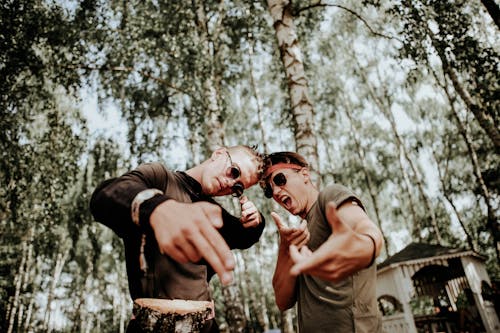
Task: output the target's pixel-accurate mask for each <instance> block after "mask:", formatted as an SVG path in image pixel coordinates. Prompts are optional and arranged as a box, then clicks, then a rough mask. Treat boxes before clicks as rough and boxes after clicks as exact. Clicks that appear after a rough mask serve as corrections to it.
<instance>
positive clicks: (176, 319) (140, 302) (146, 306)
mask: <svg viewBox="0 0 500 333" xmlns="http://www.w3.org/2000/svg"><path fill="white" fill-rule="evenodd" d="M212 311H213V303H212V302H206V301H188V300H179V299H175V300H167V299H157V298H138V299H136V300H135V301H134V308H133V313H134V317H135V320H136V322H137V324H138V325H139V326H140V328H141V331H142V332H161V333H192V332H194V333H198V332H200V330H201V328H202V327H203V324H204V323H205V321H206V320H208V319H210V318H212V313H213V312H212Z"/></svg>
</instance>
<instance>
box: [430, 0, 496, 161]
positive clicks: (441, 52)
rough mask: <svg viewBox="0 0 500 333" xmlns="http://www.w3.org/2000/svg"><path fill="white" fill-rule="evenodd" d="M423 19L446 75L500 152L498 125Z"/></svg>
mask: <svg viewBox="0 0 500 333" xmlns="http://www.w3.org/2000/svg"><path fill="white" fill-rule="evenodd" d="M497 10H498V6H497ZM422 17H423V18H424V19H423V20H422V23H423V24H425V26H424V27H425V30H426V32H427V35H428V36H429V38H430V40H431V42H432V46H433V47H434V49H435V50H436V52H437V54H438V56H439V59H440V60H441V64H442V67H443V71H444V73H445V74H446V75H447V76H448V77H449V79H450V81H451V82H452V84H453V88H454V89H455V91H456V92H457V94H458V96H460V98H461V99H462V101H463V102H464V104H465V105H466V107H467V109H468V110H469V111H470V112H471V113H472V114H473V115H474V117H475V118H476V120H477V122H478V124H479V126H481V127H482V128H483V130H484V131H485V132H486V134H487V135H488V137H489V138H490V139H491V141H492V142H493V144H494V146H495V151H497V152H498V151H500V130H499V129H498V126H497V125H496V122H495V119H493V117H492V116H491V115H490V114H488V112H487V110H486V109H485V107H484V105H482V104H484V103H481V101H480V100H477V99H474V98H473V96H471V95H470V93H469V91H468V90H467V88H466V87H464V85H463V84H462V83H461V82H460V79H459V78H458V75H457V72H456V70H455V68H454V67H453V66H452V64H451V63H450V61H449V59H448V56H447V55H446V52H447V51H446V49H445V46H443V45H442V43H439V41H438V40H437V39H436V36H435V34H434V33H433V32H432V30H431V28H430V27H429V25H428V23H429V20H426V19H425V14H424V15H422ZM497 20H498V18H497Z"/></svg>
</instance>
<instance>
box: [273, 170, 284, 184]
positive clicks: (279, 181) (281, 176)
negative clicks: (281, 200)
mask: <svg viewBox="0 0 500 333" xmlns="http://www.w3.org/2000/svg"><path fill="white" fill-rule="evenodd" d="M273 183H274V184H276V186H283V185H285V184H286V177H285V175H284V174H283V173H281V172H280V173H278V174H277V175H276V176H274V178H273Z"/></svg>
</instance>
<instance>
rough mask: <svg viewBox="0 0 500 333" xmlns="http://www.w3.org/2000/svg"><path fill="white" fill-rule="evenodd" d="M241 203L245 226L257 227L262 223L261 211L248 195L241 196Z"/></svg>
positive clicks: (242, 221)
mask: <svg viewBox="0 0 500 333" xmlns="http://www.w3.org/2000/svg"><path fill="white" fill-rule="evenodd" d="M240 205H241V219H240V221H241V224H242V225H243V227H245V228H250V227H256V226H258V225H259V224H260V222H262V221H261V218H260V213H259V211H258V209H257V207H255V204H254V203H253V202H252V201H250V200H248V197H247V196H246V195H243V196H241V198H240Z"/></svg>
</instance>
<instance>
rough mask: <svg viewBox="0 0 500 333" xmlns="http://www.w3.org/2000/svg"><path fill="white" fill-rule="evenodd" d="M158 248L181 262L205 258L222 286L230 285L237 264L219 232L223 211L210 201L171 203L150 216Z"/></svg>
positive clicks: (163, 204) (164, 204) (162, 204)
mask: <svg viewBox="0 0 500 333" xmlns="http://www.w3.org/2000/svg"><path fill="white" fill-rule="evenodd" d="M150 225H151V227H152V228H153V231H154V234H155V237H156V241H157V243H158V247H159V249H160V252H161V253H162V254H167V255H169V256H170V257H172V258H173V259H174V260H176V261H178V262H180V263H187V262H198V261H199V260H200V259H201V258H204V259H205V260H206V261H207V262H208V263H209V264H210V265H211V266H212V268H213V269H214V270H215V272H216V273H217V275H218V276H219V278H220V280H221V283H222V284H229V283H230V282H231V281H232V279H233V275H232V270H233V269H234V266H235V261H234V257H233V254H232V253H231V250H230V249H229V246H228V245H227V243H226V242H225V240H224V238H222V236H221V235H220V233H219V232H218V231H217V229H218V228H220V227H222V225H223V221H222V216H221V208H220V207H219V206H217V205H214V204H211V203H208V202H195V203H189V204H187V203H181V202H177V201H174V200H167V201H165V202H163V203H161V204H160V205H158V206H157V207H156V208H155V209H154V210H153V213H152V214H151V216H150Z"/></svg>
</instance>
